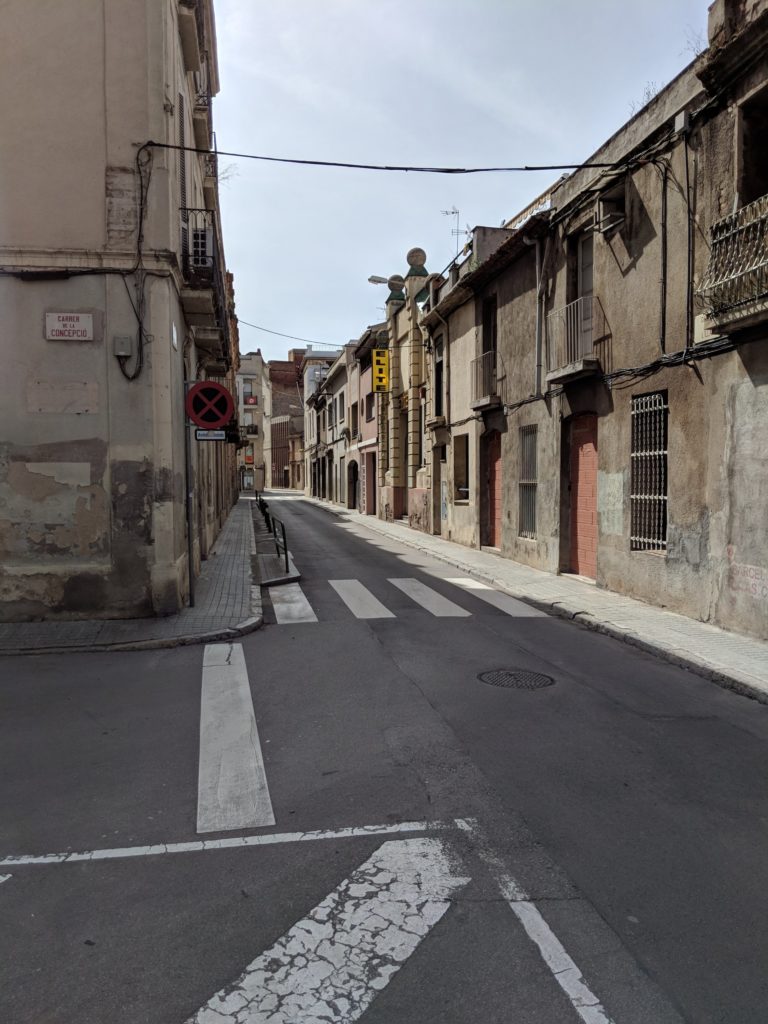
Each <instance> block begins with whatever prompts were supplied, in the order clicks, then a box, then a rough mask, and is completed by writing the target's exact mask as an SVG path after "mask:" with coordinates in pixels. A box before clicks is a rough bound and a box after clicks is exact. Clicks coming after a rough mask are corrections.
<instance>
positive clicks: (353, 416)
mask: <svg viewBox="0 0 768 1024" xmlns="http://www.w3.org/2000/svg"><path fill="white" fill-rule="evenodd" d="M350 421H351V422H350V425H349V429H350V430H351V431H352V437H353V438H355V437H357V432H358V430H359V429H360V428H359V426H358V422H357V402H353V403H352V408H351V409H350Z"/></svg>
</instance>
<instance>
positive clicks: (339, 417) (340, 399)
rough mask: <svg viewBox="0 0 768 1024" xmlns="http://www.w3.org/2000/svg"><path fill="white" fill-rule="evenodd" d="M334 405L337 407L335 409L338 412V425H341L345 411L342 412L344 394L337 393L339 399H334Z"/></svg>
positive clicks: (341, 392)
mask: <svg viewBox="0 0 768 1024" xmlns="http://www.w3.org/2000/svg"><path fill="white" fill-rule="evenodd" d="M336 405H337V408H338V411H339V415H338V420H339V423H343V422H344V412H345V410H344V392H343V391H340V392H339V397H338V398H337V399H336Z"/></svg>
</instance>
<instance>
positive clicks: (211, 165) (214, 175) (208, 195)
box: [203, 133, 219, 210]
mask: <svg viewBox="0 0 768 1024" xmlns="http://www.w3.org/2000/svg"><path fill="white" fill-rule="evenodd" d="M211 144H212V145H213V147H214V149H215V147H216V134H215V133H214V134H213V135H212V143H211ZM218 179H219V158H218V156H217V155H216V153H215V152H212V153H205V154H204V156H203V195H204V196H205V202H206V205H207V207H208V209H210V210H213V209H215V207H216V197H217V185H218Z"/></svg>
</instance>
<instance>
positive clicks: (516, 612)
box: [445, 576, 547, 619]
mask: <svg viewBox="0 0 768 1024" xmlns="http://www.w3.org/2000/svg"><path fill="white" fill-rule="evenodd" d="M445 582H446V583H452V584H453V585H454V586H456V587H461V589H462V590H467V591H469V593H471V594H472V596H473V597H477V598H479V599H480V600H481V601H485V603H486V604H490V605H493V607H494V608H498V609H499V611H500V612H504V613H505V614H506V615H512V616H514V618H516V619H541V618H547V613H546V612H542V611H539V609H538V608H532V607H531V605H529V604H526V603H525V602H524V601H518V600H517V598H515V597H510V595H509V594H502V593H501V592H500V591H498V590H494V589H493V587H489V586H488V584H487V583H481V582H480V581H479V580H473V579H472V578H471V577H469V576H457V577H454V578H453V579H446V580H445Z"/></svg>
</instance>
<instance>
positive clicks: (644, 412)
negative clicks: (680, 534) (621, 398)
mask: <svg viewBox="0 0 768 1024" xmlns="http://www.w3.org/2000/svg"><path fill="white" fill-rule="evenodd" d="M668 418H669V405H668V402H667V392H666V391H657V392H655V393H653V394H650V395H636V396H635V397H634V398H633V399H632V449H631V455H630V462H631V485H630V514H631V525H630V549H631V550H632V551H665V550H666V547H667V487H668V479H667V454H668V448H667V436H668Z"/></svg>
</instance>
